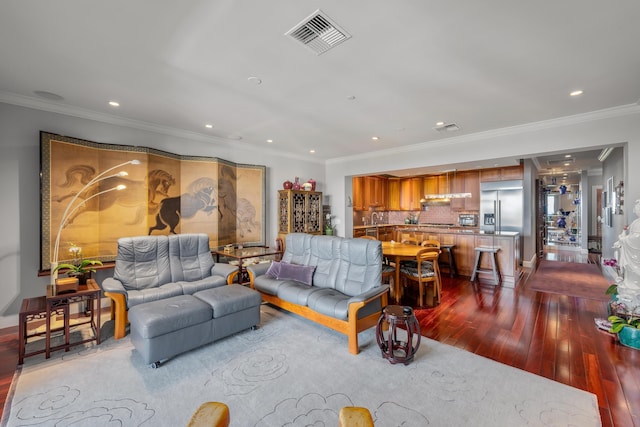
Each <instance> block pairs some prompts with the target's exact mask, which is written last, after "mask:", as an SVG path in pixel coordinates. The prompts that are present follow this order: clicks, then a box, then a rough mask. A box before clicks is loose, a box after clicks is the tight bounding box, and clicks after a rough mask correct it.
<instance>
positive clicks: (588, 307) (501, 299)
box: [0, 251, 640, 427]
mask: <svg viewBox="0 0 640 427" xmlns="http://www.w3.org/2000/svg"><path fill="white" fill-rule="evenodd" d="M546 258H547V259H556V260H560V261H570V262H587V257H586V256H585V255H582V256H581V255H580V254H578V253H576V252H567V253H562V252H561V251H556V252H550V253H547V254H546ZM530 274H531V272H530V271H525V272H524V274H523V276H522V278H521V280H520V283H519V284H518V286H516V288H515V289H507V288H501V287H494V286H491V285H485V284H480V285H476V286H473V285H472V284H471V283H470V282H469V281H468V279H465V278H455V279H450V278H448V277H443V282H444V283H443V295H442V302H441V304H440V305H439V306H438V307H436V308H432V309H420V310H416V315H417V317H418V318H419V320H420V325H421V328H422V334H423V335H424V336H426V337H429V338H432V339H435V340H438V341H440V342H443V343H446V344H450V345H453V346H456V347H459V348H462V349H465V350H467V351H470V352H473V353H475V354H478V355H481V356H484V357H487V358H490V359H493V360H496V361H498V362H501V363H505V364H508V365H511V366H514V367H516V368H519V369H523V370H526V371H528V372H532V373H534V374H537V375H541V376H543V377H546V378H550V379H552V380H555V381H558V382H561V383H564V384H568V385H570V386H573V387H576V388H580V389H582V390H587V391H589V392H591V393H594V394H595V395H596V396H597V398H598V407H599V410H600V415H601V418H602V425H603V426H638V427H640V363H639V362H640V351H638V350H633V349H630V348H626V347H624V346H622V345H621V344H619V343H617V340H616V338H615V337H614V336H612V335H609V334H607V333H606V332H602V331H599V330H597V329H596V327H595V324H594V321H593V319H594V318H596V317H606V313H607V311H606V303H605V302H602V301H595V300H588V299H582V298H574V297H567V296H563V295H555V294H547V293H541V292H536V291H530V290H528V289H527V279H528V278H529V276H530ZM409 298H410V296H409ZM412 302H414V301H412V300H411V299H408V300H406V301H403V303H407V304H411V303H412ZM17 361H18V338H17V327H15V328H7V329H4V330H0V399H1V401H2V407H3V406H4V401H5V399H6V396H7V393H8V391H9V389H10V384H11V380H12V378H13V374H14V371H15V368H16V364H17ZM522 386H523V387H526V384H523V385H522Z"/></svg>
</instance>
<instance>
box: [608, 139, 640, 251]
mask: <svg viewBox="0 0 640 427" xmlns="http://www.w3.org/2000/svg"><path fill="white" fill-rule="evenodd" d="M624 170H625V161H624V149H623V148H616V149H615V150H613V151H612V152H611V154H609V157H607V159H606V160H605V161H604V162H603V164H602V188H603V191H605V190H606V183H607V180H608V179H609V177H613V183H614V184H613V185H614V186H616V185H617V184H618V183H619V182H620V180H622V181H624V183H625V196H624V205H623V206H622V210H623V214H622V215H613V216H612V218H613V221H612V227H609V226H607V225H606V224H604V223H603V224H602V257H603V258H612V257H613V256H614V250H613V244H614V243H615V242H616V241H617V240H618V236H619V235H620V233H622V230H623V229H624V227H625V225H628V224H630V223H631V221H633V220H634V219H635V215H634V214H633V204H634V201H635V200H637V199H636V198H628V197H627V190H628V188H627V186H626V184H627V180H625V179H624ZM634 184H636V185H638V184H640V183H639V182H638V181H636V182H634ZM603 197H604V194H603ZM629 214H631V215H629Z"/></svg>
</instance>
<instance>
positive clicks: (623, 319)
mask: <svg viewBox="0 0 640 427" xmlns="http://www.w3.org/2000/svg"><path fill="white" fill-rule="evenodd" d="M633 212H634V213H635V214H636V216H638V217H639V218H637V219H636V220H634V221H633V222H632V223H631V225H630V226H629V227H625V229H624V230H623V232H622V233H621V234H620V236H619V237H618V240H617V241H616V242H615V243H614V244H613V247H614V248H615V250H616V258H614V259H609V260H604V261H603V265H604V266H607V267H609V268H613V270H614V271H615V273H616V278H615V283H614V284H613V285H611V286H609V289H607V293H608V294H610V295H611V301H610V303H609V308H610V313H609V314H610V315H609V322H611V329H610V332H614V333H617V334H618V338H619V339H620V342H621V343H622V344H624V345H626V346H629V347H632V348H636V349H640V200H637V201H636V204H635V206H634V208H633Z"/></svg>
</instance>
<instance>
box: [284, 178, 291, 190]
mask: <svg viewBox="0 0 640 427" xmlns="http://www.w3.org/2000/svg"><path fill="white" fill-rule="evenodd" d="M282 188H284V189H285V190H291V189H292V188H293V183H292V182H291V181H289V180H286V181H285V182H283V183H282Z"/></svg>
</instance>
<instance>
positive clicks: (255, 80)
mask: <svg viewBox="0 0 640 427" xmlns="http://www.w3.org/2000/svg"><path fill="white" fill-rule="evenodd" d="M247 80H249V81H250V82H251V83H254V84H256V85H259V84H262V80H261V79H259V78H258V77H254V76H251V77H249V78H248V79H247Z"/></svg>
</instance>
